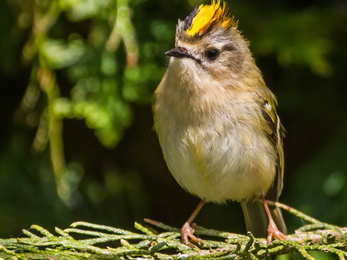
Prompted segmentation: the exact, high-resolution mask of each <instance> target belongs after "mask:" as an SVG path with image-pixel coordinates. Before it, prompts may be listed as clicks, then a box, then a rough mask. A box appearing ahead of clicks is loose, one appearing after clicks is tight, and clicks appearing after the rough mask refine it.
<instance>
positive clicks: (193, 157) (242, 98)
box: [153, 0, 286, 246]
mask: <svg viewBox="0 0 347 260" xmlns="http://www.w3.org/2000/svg"><path fill="white" fill-rule="evenodd" d="M165 54H166V55H167V56H169V57H170V59H169V65H168V68H167V70H166V73H165V75H164V77H163V79H162V81H161V82H160V84H159V86H158V88H157V89H156V91H155V98H156V103H155V105H154V107H153V112H154V128H155V130H156V132H157V134H158V138H159V142H160V145H161V147H162V150H163V155H164V159H165V161H166V163H167V166H168V168H169V170H170V172H171V173H172V175H173V176H174V178H175V179H176V181H177V182H178V183H179V184H180V185H181V186H182V187H183V188H184V189H185V190H186V191H188V192H189V193H191V194H193V195H195V196H197V197H199V198H200V199H201V202H200V203H199V205H198V206H197V208H196V209H195V210H194V212H193V214H192V215H191V216H190V218H189V219H188V220H187V222H186V223H185V224H184V225H183V227H182V230H181V234H182V240H183V242H184V243H185V244H187V245H190V246H193V244H192V243H191V242H190V241H189V238H190V239H191V240H193V241H195V242H202V240H201V239H199V238H197V237H196V236H194V234H193V233H194V228H193V227H192V222H193V220H194V218H195V217H196V215H197V214H198V212H199V211H200V209H201V207H202V206H203V205H204V203H205V202H214V203H225V202H227V201H229V200H232V201H237V202H241V205H242V209H243V212H244V217H245V222H246V228H247V229H248V230H249V231H251V232H252V233H253V234H254V235H255V236H256V237H266V236H267V240H268V242H271V241H272V238H275V239H285V235H284V234H285V233H286V226H285V223H284V220H283V218H282V214H281V211H280V209H279V208H276V207H269V206H268V205H267V202H266V200H265V198H267V199H269V200H272V201H277V200H278V197H279V195H280V193H281V191H282V187H283V164H284V158H283V148H282V138H283V137H284V132H285V131H284V128H283V126H282V125H281V122H280V119H279V117H278V115H277V112H276V106H277V101H276V97H275V96H274V94H273V93H272V92H271V91H270V90H269V89H268V88H267V87H266V85H265V82H264V80H263V77H262V74H261V72H260V70H259V69H258V67H257V66H256V64H255V61H254V59H253V57H252V54H251V52H250V50H249V43H248V42H247V41H246V40H245V39H244V37H243V36H242V35H241V33H240V31H239V30H238V22H237V21H236V20H235V19H234V18H233V17H231V16H230V15H229V11H228V7H227V5H226V3H225V2H224V1H221V0H220V1H212V2H211V4H210V5H203V4H202V5H200V6H199V7H196V8H195V9H194V10H193V12H192V13H191V14H190V15H189V16H188V17H187V18H186V19H185V20H184V21H180V20H178V25H177V28H176V36H175V47H174V48H173V49H171V50H169V51H167V52H166V53H165ZM259 199H261V200H262V202H263V205H262V204H260V203H258V202H257V200H259Z"/></svg>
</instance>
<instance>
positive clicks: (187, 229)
mask: <svg viewBox="0 0 347 260" xmlns="http://www.w3.org/2000/svg"><path fill="white" fill-rule="evenodd" d="M194 231H195V224H192V225H190V224H189V223H188V222H186V223H184V225H183V227H182V229H181V237H182V241H183V243H184V244H185V245H187V246H190V247H195V248H198V247H197V246H196V245H194V244H193V243H191V242H190V241H189V238H190V239H191V240H193V241H194V242H197V243H201V244H203V245H205V242H204V241H203V240H202V239H201V238H198V237H196V236H194ZM198 249H199V248H198Z"/></svg>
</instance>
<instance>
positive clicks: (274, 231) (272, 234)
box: [267, 219, 286, 244]
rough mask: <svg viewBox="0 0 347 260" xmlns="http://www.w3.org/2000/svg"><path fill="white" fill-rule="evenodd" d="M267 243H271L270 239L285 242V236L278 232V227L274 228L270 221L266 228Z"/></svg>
mask: <svg viewBox="0 0 347 260" xmlns="http://www.w3.org/2000/svg"><path fill="white" fill-rule="evenodd" d="M267 233H268V236H267V243H268V244H269V243H271V242H272V238H275V239H277V240H285V239H286V236H285V235H284V234H283V233H282V232H281V231H279V229H278V227H277V226H276V224H275V222H274V221H273V220H272V219H270V223H269V227H268V228H267Z"/></svg>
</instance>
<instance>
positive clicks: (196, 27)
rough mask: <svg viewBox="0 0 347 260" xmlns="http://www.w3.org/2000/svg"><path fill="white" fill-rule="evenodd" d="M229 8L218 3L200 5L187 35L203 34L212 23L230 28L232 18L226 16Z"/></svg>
mask: <svg viewBox="0 0 347 260" xmlns="http://www.w3.org/2000/svg"><path fill="white" fill-rule="evenodd" d="M226 14H227V7H226V5H225V2H223V5H221V4H220V2H219V1H218V2H217V1H214V0H213V1H212V3H211V5H203V4H202V5H200V6H199V11H198V13H197V15H196V16H195V17H194V19H193V22H192V25H191V28H190V29H188V30H186V31H185V32H186V34H188V35H189V36H194V35H196V34H199V35H201V34H203V33H204V32H205V31H206V30H207V29H208V28H209V27H210V26H211V24H212V23H215V22H222V23H221V26H229V25H230V24H231V18H230V17H227V16H226Z"/></svg>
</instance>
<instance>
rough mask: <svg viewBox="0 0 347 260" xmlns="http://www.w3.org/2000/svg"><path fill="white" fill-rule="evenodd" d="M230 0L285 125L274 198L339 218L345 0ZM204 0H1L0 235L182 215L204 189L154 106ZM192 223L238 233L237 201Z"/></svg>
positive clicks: (345, 123)
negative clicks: (162, 129)
mask: <svg viewBox="0 0 347 260" xmlns="http://www.w3.org/2000/svg"><path fill="white" fill-rule="evenodd" d="M227 2H228V3H229V7H230V10H231V13H232V14H233V15H234V16H235V18H236V19H238V20H239V25H240V29H241V30H242V32H243V34H244V35H245V37H246V38H247V39H248V40H249V41H250V42H251V46H250V48H251V50H252V52H253V54H254V57H255V59H256V62H257V64H258V66H259V67H260V69H261V71H262V72H263V75H264V78H265V81H266V83H267V85H268V87H269V88H270V89H271V90H272V91H273V92H274V93H275V95H276V96H277V97H278V101H279V105H280V107H279V114H280V116H281V119H282V122H283V124H284V126H285V128H286V130H287V132H288V135H287V138H286V139H285V140H284V149H285V158H286V163H285V179H284V190H283V193H282V196H281V201H282V202H283V203H286V204H288V205H290V206H293V207H295V208H297V209H299V210H302V211H304V212H305V213H307V214H310V215H312V216H313V217H315V218H318V219H320V220H321V221H325V222H329V223H333V224H336V225H340V226H346V225H347V219H346V217H345V216H346V213H347V189H346V178H347V102H346V99H347V48H346V46H347V2H346V1H342V0H329V1H328V0H320V1H313V0H309V1H298V0H295V1H285V0H281V1H274V0H269V1H256V0H250V1H247V2H246V1H241V0H238V1H237V0H235V1H227ZM201 3H205V4H208V3H210V2H209V1H200V0H173V1H162V0H2V1H0V57H1V58H0V84H1V86H0V108H1V113H0V120H1V128H0V203H1V206H0V223H1V224H0V237H3V238H6V237H10V236H14V237H15V236H18V235H20V233H21V229H22V228H29V227H30V225H31V224H39V225H42V226H44V227H46V228H48V229H51V230H52V229H53V227H54V226H59V227H61V228H65V227H67V226H68V225H69V224H70V223H71V222H73V221H78V220H84V221H90V222H94V223H99V224H105V225H112V226H117V227H122V228H127V229H132V226H133V223H134V221H138V222H142V221H143V218H145V217H146V218H153V219H155V220H158V221H162V222H165V223H167V224H169V225H174V226H177V227H180V226H181V225H182V223H183V222H184V221H185V220H186V219H187V217H188V216H189V215H190V213H191V212H192V210H193V209H194V207H195V206H196V204H197V203H198V201H199V200H198V199H197V198H194V197H192V196H191V195H189V194H187V193H186V192H185V191H183V190H182V189H181V188H180V187H179V185H178V184H177V183H176V182H175V180H174V179H173V177H172V176H171V175H170V173H169V172H168V170H167V168H166V165H165V162H164V160H163V157H162V153H161V149H160V147H159V144H158V140H157V137H156V135H155V133H154V132H153V129H152V126H153V121H152V112H151V104H152V103H153V91H154V90H155V88H156V86H157V85H158V83H159V82H160V80H161V78H162V76H163V74H164V72H165V69H166V66H167V58H166V57H165V55H164V53H165V51H167V50H169V49H170V48H172V47H173V46H174V34H175V25H176V23H177V19H178V18H180V19H184V18H185V17H186V16H187V15H188V14H189V13H190V12H191V11H192V9H193V8H194V7H195V6H196V5H199V4H201ZM285 218H286V222H287V224H288V228H289V231H290V232H293V230H294V229H295V228H297V227H299V226H301V225H303V222H302V221H301V220H299V219H296V218H293V217H292V216H290V215H288V214H286V213H285ZM196 221H197V223H198V224H200V225H202V226H205V227H208V228H215V229H221V230H226V231H230V232H245V227H244V222H243V215H242V212H241V207H240V205H239V204H238V203H232V202H231V203H228V205H213V204H208V205H206V206H205V207H204V208H203V210H202V211H201V213H200V214H199V215H198V217H197V219H196Z"/></svg>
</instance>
